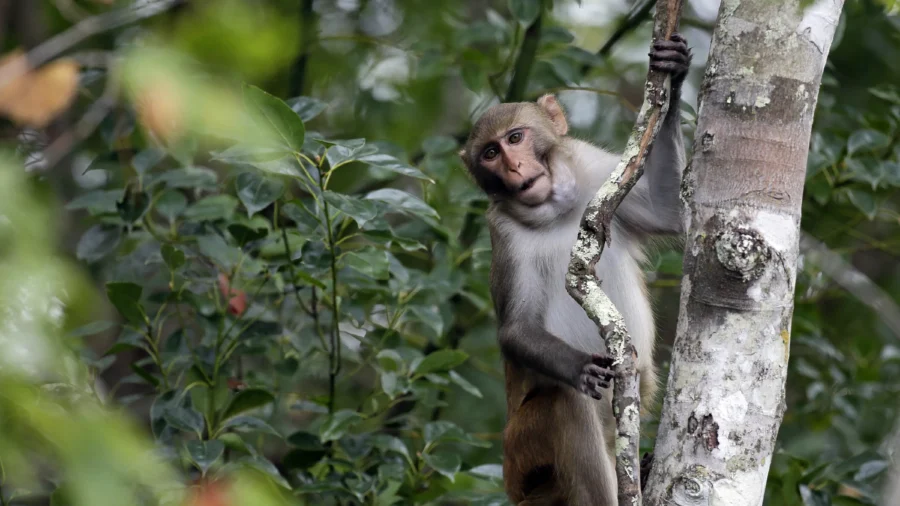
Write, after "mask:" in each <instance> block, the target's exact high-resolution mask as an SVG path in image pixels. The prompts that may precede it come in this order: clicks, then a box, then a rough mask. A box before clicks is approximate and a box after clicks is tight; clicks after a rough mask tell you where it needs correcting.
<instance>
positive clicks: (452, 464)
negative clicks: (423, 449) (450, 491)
mask: <svg viewBox="0 0 900 506" xmlns="http://www.w3.org/2000/svg"><path fill="white" fill-rule="evenodd" d="M422 458H423V459H424V460H425V463H426V464H428V466H429V467H431V468H432V469H434V470H435V471H437V472H439V473H441V474H442V475H444V476H446V477H447V478H448V479H449V480H450V481H451V482H452V481H454V480H455V479H456V473H458V472H459V468H460V466H461V465H462V460H460V458H459V455H457V454H455V453H437V454H431V453H426V454H424V455H422Z"/></svg>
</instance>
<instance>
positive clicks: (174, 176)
mask: <svg viewBox="0 0 900 506" xmlns="http://www.w3.org/2000/svg"><path fill="white" fill-rule="evenodd" d="M218 180H219V178H218V176H216V173H215V172H214V171H212V170H210V169H207V168H206V167H185V168H183V169H175V170H167V171H166V172H163V173H162V174H160V175H159V176H157V177H156V178H155V179H153V181H152V183H153V184H157V183H162V184H164V185H165V186H166V187H167V188H184V189H190V190H196V189H203V190H212V189H215V187H216V184H217V183H218Z"/></svg>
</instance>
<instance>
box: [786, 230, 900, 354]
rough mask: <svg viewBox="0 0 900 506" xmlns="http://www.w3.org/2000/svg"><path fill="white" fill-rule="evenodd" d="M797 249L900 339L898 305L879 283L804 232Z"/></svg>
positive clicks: (899, 308)
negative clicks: (867, 307)
mask: <svg viewBox="0 0 900 506" xmlns="http://www.w3.org/2000/svg"><path fill="white" fill-rule="evenodd" d="M800 251H801V253H803V256H804V257H805V258H806V259H807V260H808V261H809V262H812V263H813V264H815V265H816V266H818V267H819V268H820V269H822V272H824V273H825V274H826V275H827V276H828V277H830V278H832V279H833V280H834V281H835V282H836V283H837V284H839V285H841V286H842V287H843V288H844V289H845V290H847V291H848V292H850V293H851V294H852V295H853V296H855V297H856V298H857V299H859V300H860V302H862V303H863V304H865V305H867V306H869V307H870V308H871V309H872V310H874V311H875V313H876V314H877V315H878V316H879V317H880V318H881V321H883V322H884V324H885V325H887V327H888V328H889V329H891V331H892V332H893V333H894V335H895V336H896V337H898V338H900V306H898V305H897V303H896V302H894V300H893V299H892V298H891V296H890V295H889V294H888V293H886V292H885V291H884V290H883V289H882V288H881V287H880V286H878V285H876V284H875V283H874V282H873V281H872V280H871V279H869V277H868V276H866V275H865V274H863V273H862V272H860V271H859V269H857V268H856V267H854V266H853V265H852V264H850V262H847V261H846V260H844V259H843V258H841V256H840V255H838V254H837V253H835V252H834V251H831V250H830V249H828V246H826V245H825V244H823V243H821V242H819V240H818V239H816V238H815V237H813V236H811V235H810V234H808V233H806V232H803V234H802V235H801V236H800Z"/></svg>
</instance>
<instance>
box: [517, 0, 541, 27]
mask: <svg viewBox="0 0 900 506" xmlns="http://www.w3.org/2000/svg"><path fill="white" fill-rule="evenodd" d="M509 12H511V13H512V15H513V17H514V18H516V20H517V21H519V22H520V23H522V24H523V25H530V24H531V23H533V22H534V20H535V19H537V17H538V14H540V13H541V0H509Z"/></svg>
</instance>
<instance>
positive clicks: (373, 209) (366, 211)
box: [322, 191, 379, 228]
mask: <svg viewBox="0 0 900 506" xmlns="http://www.w3.org/2000/svg"><path fill="white" fill-rule="evenodd" d="M322 196H323V197H325V202H328V205H330V206H333V207H334V208H335V209H337V210H338V211H340V212H342V213H344V214H345V215H347V216H348V217H349V218H351V219H353V221H355V222H356V224H357V225H358V226H359V228H363V227H365V226H366V223H368V222H369V221H371V220H373V219H375V218H376V217H377V216H378V210H379V208H378V203H377V202H373V201H370V200H364V199H361V198H358V197H353V196H350V195H344V194H342V193H335V192H330V191H325V192H324V193H323V194H322Z"/></svg>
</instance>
